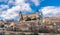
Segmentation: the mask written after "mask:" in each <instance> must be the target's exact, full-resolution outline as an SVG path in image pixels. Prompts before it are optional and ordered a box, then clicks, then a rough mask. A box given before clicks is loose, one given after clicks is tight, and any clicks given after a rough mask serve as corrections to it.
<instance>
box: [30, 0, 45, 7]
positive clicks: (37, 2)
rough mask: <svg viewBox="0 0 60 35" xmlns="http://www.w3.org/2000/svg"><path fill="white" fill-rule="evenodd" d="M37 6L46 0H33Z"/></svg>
mask: <svg viewBox="0 0 60 35" xmlns="http://www.w3.org/2000/svg"><path fill="white" fill-rule="evenodd" d="M31 1H32V2H33V3H34V4H35V5H36V6H38V5H40V3H41V2H42V1H44V0H31Z"/></svg>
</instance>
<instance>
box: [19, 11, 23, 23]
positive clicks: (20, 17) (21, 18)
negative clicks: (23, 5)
mask: <svg viewBox="0 0 60 35" xmlns="http://www.w3.org/2000/svg"><path fill="white" fill-rule="evenodd" d="M22 20H23V15H22V12H21V11H20V12H19V22H20V21H22Z"/></svg>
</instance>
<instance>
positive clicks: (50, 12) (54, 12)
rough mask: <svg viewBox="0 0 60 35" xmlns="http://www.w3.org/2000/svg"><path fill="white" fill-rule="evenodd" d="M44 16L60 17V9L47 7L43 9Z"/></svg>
mask: <svg viewBox="0 0 60 35" xmlns="http://www.w3.org/2000/svg"><path fill="white" fill-rule="evenodd" d="M41 10H42V12H43V15H44V16H45V17H46V16H50V17H51V16H60V7H55V6H46V7H43V8H42V9H41Z"/></svg>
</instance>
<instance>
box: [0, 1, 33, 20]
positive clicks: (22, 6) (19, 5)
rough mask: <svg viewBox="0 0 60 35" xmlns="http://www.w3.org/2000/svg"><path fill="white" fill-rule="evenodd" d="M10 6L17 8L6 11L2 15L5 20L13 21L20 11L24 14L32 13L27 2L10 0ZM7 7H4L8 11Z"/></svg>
mask: <svg viewBox="0 0 60 35" xmlns="http://www.w3.org/2000/svg"><path fill="white" fill-rule="evenodd" d="M9 4H14V5H15V6H13V7H12V8H8V9H7V10H6V11H2V14H1V15H0V16H1V17H3V18H4V19H13V18H15V17H16V16H18V14H19V12H20V11H22V12H24V11H25V12H26V11H30V12H31V11H32V9H31V7H30V4H28V3H25V0H15V2H13V1H12V0H9V1H8V5H9ZM8 5H7V6H8ZM7 6H5V7H4V5H3V6H2V7H3V8H5V9H6V8H7Z"/></svg>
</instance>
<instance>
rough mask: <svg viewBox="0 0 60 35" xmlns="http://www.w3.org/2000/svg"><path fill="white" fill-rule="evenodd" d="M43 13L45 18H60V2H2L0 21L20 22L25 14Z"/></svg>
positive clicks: (50, 0) (51, 0)
mask: <svg viewBox="0 0 60 35" xmlns="http://www.w3.org/2000/svg"><path fill="white" fill-rule="evenodd" d="M36 10H39V12H43V16H44V17H47V16H48V17H50V16H60V0H0V20H1V19H2V20H4V19H14V20H18V19H19V18H18V15H19V12H20V11H21V12H22V13H23V14H31V13H35V12H36Z"/></svg>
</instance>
